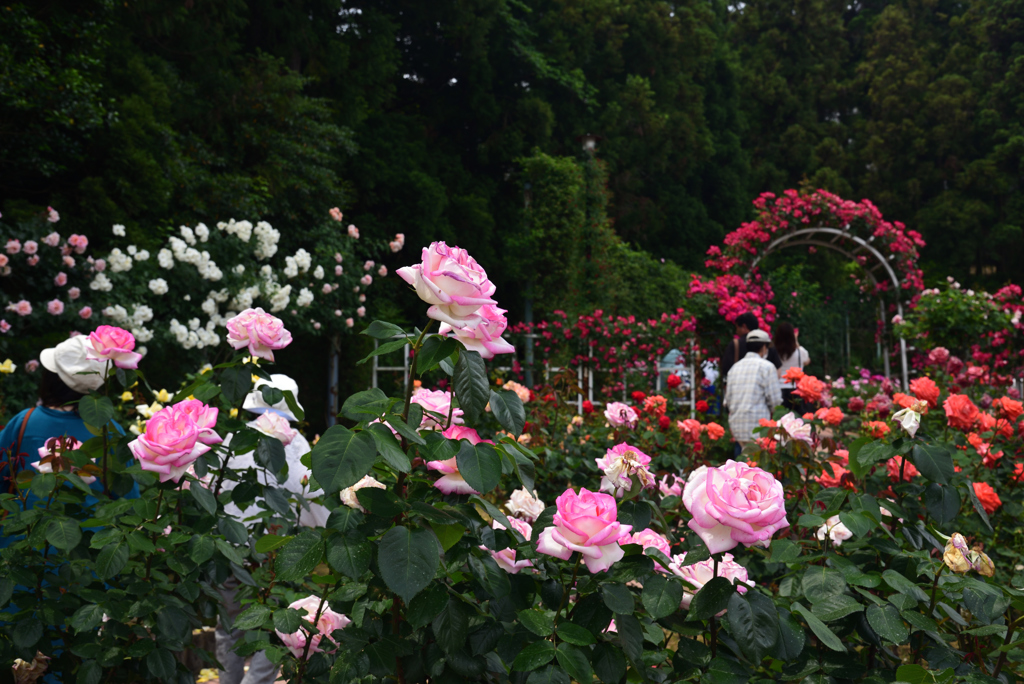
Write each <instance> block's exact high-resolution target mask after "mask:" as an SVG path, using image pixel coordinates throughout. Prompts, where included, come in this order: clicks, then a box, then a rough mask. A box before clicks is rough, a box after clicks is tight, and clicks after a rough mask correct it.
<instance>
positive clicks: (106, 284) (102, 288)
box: [89, 273, 114, 292]
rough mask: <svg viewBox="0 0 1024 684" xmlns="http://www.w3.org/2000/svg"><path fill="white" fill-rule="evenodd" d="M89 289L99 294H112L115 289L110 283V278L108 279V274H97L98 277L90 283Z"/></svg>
mask: <svg viewBox="0 0 1024 684" xmlns="http://www.w3.org/2000/svg"><path fill="white" fill-rule="evenodd" d="M89 289H91V290H97V291H99V292H110V291H111V290H113V289H114V284H113V283H112V282H110V278H108V277H107V274H106V273H97V274H96V277H95V278H93V279H92V281H91V282H90V283H89Z"/></svg>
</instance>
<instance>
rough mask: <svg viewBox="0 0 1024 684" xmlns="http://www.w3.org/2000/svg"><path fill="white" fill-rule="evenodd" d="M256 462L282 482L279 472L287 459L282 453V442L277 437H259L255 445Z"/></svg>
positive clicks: (281, 471) (282, 470)
mask: <svg viewBox="0 0 1024 684" xmlns="http://www.w3.org/2000/svg"><path fill="white" fill-rule="evenodd" d="M256 462H257V463H259V464H260V465H261V466H263V467H264V468H266V469H267V470H268V471H270V472H271V473H273V474H274V477H276V478H277V481H278V482H283V480H282V479H281V473H283V472H284V467H285V466H286V465H287V464H288V459H287V457H286V456H285V453H284V444H283V443H282V442H281V440H279V439H278V438H277V437H260V441H259V444H257V445H256Z"/></svg>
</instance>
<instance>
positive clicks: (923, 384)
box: [910, 378, 939, 408]
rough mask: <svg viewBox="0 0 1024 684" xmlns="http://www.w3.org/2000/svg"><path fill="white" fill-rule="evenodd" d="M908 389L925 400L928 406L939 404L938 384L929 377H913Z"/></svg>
mask: <svg viewBox="0 0 1024 684" xmlns="http://www.w3.org/2000/svg"><path fill="white" fill-rule="evenodd" d="M910 391H911V392H913V393H914V396H915V397H917V398H918V399H920V400H921V401H927V402H928V406H929V407H930V408H935V407H936V406H938V405H939V386H938V385H936V384H935V381H934V380H932V379H931V378H914V379H913V380H911V381H910Z"/></svg>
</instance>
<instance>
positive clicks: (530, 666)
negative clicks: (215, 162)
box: [512, 641, 555, 672]
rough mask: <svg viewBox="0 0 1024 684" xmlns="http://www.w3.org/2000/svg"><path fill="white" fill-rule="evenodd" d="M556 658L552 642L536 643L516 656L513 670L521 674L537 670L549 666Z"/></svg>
mask: <svg viewBox="0 0 1024 684" xmlns="http://www.w3.org/2000/svg"><path fill="white" fill-rule="evenodd" d="M554 657H555V645H554V644H552V643H551V642H550V641H535V642H533V643H532V644H530V645H529V646H527V647H526V648H524V649H523V650H522V651H520V652H519V655H517V656H516V659H515V661H514V662H513V663H512V669H513V670H517V671H519V672H529V671H530V670H536V669H537V668H538V667H541V666H542V665H547V664H548V663H550V662H551V660H552V659H553V658H554Z"/></svg>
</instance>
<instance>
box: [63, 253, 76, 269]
mask: <svg viewBox="0 0 1024 684" xmlns="http://www.w3.org/2000/svg"><path fill="white" fill-rule="evenodd" d="M63 261H64V265H65V266H67V267H68V268H74V267H75V258H74V257H70V256H66V257H64V259H63Z"/></svg>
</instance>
